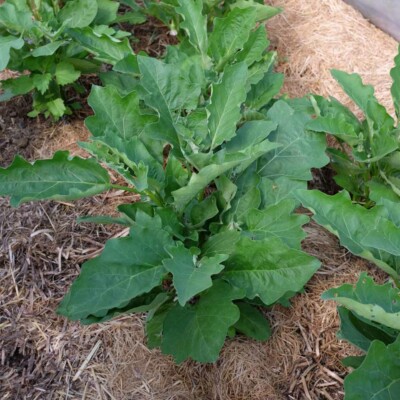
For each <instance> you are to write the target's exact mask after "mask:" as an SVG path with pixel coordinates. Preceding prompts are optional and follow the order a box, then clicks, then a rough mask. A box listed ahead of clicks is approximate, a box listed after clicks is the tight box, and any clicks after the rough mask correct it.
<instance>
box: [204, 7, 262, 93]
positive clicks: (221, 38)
mask: <svg viewBox="0 0 400 400" xmlns="http://www.w3.org/2000/svg"><path fill="white" fill-rule="evenodd" d="M255 23H256V10H255V9H254V8H250V7H248V8H245V9H243V10H242V9H239V8H235V9H234V10H232V11H231V12H230V13H229V14H228V16H227V17H225V18H215V20H214V29H213V31H212V33H211V35H210V38H209V43H210V44H209V55H210V56H211V57H212V58H213V59H214V60H215V61H216V63H217V66H216V69H217V70H222V69H223V67H224V65H225V64H226V62H228V61H229V60H230V59H231V58H233V57H234V55H235V54H236V53H237V51H239V50H242V49H243V47H244V45H245V43H246V42H247V40H248V39H249V36H250V32H251V31H252V29H253V28H254V26H255ZM238 86H240V85H238Z"/></svg>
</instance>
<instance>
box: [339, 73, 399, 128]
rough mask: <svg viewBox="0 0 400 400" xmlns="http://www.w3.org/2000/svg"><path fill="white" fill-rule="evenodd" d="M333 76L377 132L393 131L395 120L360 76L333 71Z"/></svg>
mask: <svg viewBox="0 0 400 400" xmlns="http://www.w3.org/2000/svg"><path fill="white" fill-rule="evenodd" d="M332 76H333V77H334V78H335V79H336V80H337V81H338V82H339V84H340V86H341V87H342V88H343V90H344V91H345V92H346V94H347V95H348V96H349V97H350V98H351V99H352V100H353V101H354V102H355V103H356V104H357V105H358V107H360V109H361V110H362V111H363V112H364V113H365V115H366V117H367V118H368V119H369V120H370V121H371V123H372V124H374V125H375V127H376V129H377V130H381V129H382V131H384V132H388V131H390V130H392V129H393V125H394V121H393V118H392V117H390V115H389V114H388V113H387V112H386V110H385V108H384V107H383V106H382V105H381V104H379V102H378V100H377V99H376V97H375V95H374V88H373V87H372V86H371V85H364V84H363V83H362V80H361V77H360V76H359V75H358V74H348V73H346V72H343V71H338V70H332Z"/></svg>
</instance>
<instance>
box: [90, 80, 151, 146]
mask: <svg viewBox="0 0 400 400" xmlns="http://www.w3.org/2000/svg"><path fill="white" fill-rule="evenodd" d="M88 103H89V105H90V107H92V109H93V111H94V112H95V115H93V116H90V117H88V118H86V120H85V125H86V126H87V128H88V129H89V130H90V132H91V133H92V134H93V135H94V136H96V137H99V138H100V137H101V138H102V137H104V138H108V137H109V138H110V141H111V138H112V136H119V137H120V138H121V139H123V141H124V142H125V143H126V142H127V141H129V140H130V139H132V138H134V137H136V136H141V135H142V134H143V132H144V130H145V128H146V126H147V125H148V124H151V123H154V122H155V121H156V120H157V119H156V118H155V116H154V115H149V114H146V113H144V112H143V111H142V110H141V109H140V106H139V95H138V94H137V93H136V92H132V93H129V94H128V95H126V96H121V95H120V93H119V92H118V90H117V89H116V88H115V87H113V86H106V87H100V86H93V88H92V90H91V92H90V96H89V99H88ZM103 140H105V141H106V142H107V140H106V139H103ZM120 150H121V151H122V150H123V149H120Z"/></svg>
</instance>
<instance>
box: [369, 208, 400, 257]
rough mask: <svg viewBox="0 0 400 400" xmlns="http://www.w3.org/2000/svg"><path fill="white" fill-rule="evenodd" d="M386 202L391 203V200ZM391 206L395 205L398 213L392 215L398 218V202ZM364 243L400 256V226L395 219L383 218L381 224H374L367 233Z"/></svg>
mask: <svg viewBox="0 0 400 400" xmlns="http://www.w3.org/2000/svg"><path fill="white" fill-rule="evenodd" d="M386 204H388V205H389V204H390V202H388V203H386ZM391 207H393V210H394V212H395V213H396V214H393V213H392V214H390V216H392V217H395V218H396V219H397V218H398V217H399V210H398V207H399V206H398V204H396V203H392V206H391ZM386 210H387V209H386ZM395 221H396V220H395ZM397 222H398V221H397ZM362 243H363V244H364V245H365V246H369V247H374V248H376V249H378V250H382V251H385V252H387V253H390V254H393V255H394V256H397V257H399V256H400V228H399V227H398V226H396V225H395V223H394V221H391V220H389V219H385V220H382V221H380V224H379V225H376V226H374V227H373V228H372V229H371V231H369V232H367V233H366V235H365V237H364V239H363V241H362Z"/></svg>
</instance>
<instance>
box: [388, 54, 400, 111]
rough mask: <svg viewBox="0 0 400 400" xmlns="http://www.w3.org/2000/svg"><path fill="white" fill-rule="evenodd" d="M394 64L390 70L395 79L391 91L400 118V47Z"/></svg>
mask: <svg viewBox="0 0 400 400" xmlns="http://www.w3.org/2000/svg"><path fill="white" fill-rule="evenodd" d="M394 64H395V65H394V68H392V69H391V71H390V76H391V77H392V80H393V85H392V88H391V93H392V98H393V104H394V108H395V110H396V115H397V118H400V47H399V53H398V55H397V56H396V57H395V59H394Z"/></svg>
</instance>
